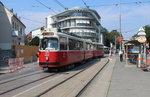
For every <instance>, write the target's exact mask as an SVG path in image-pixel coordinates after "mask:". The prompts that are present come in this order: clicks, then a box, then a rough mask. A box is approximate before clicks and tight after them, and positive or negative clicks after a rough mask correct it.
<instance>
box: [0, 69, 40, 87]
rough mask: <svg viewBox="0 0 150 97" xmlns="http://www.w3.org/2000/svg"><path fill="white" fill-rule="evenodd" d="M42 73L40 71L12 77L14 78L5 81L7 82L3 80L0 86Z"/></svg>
mask: <svg viewBox="0 0 150 97" xmlns="http://www.w3.org/2000/svg"><path fill="white" fill-rule="evenodd" d="M42 72H43V71H42V70H41V71H37V72H33V73H29V74H25V75H21V76H19V77H14V78H10V79H7V80H3V81H0V85H1V84H5V83H9V82H12V81H15V80H18V79H21V78H25V77H29V76H33V75H36V74H40V73H42Z"/></svg>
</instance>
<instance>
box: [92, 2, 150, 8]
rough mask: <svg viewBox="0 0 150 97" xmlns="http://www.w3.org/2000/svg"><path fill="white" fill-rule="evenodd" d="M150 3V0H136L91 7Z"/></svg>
mask: <svg viewBox="0 0 150 97" xmlns="http://www.w3.org/2000/svg"><path fill="white" fill-rule="evenodd" d="M142 3H150V1H135V2H124V3H113V4H101V5H90V6H89V7H101V6H118V5H120V4H121V5H127V4H142Z"/></svg>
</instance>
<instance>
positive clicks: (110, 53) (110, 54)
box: [109, 49, 112, 57]
mask: <svg viewBox="0 0 150 97" xmlns="http://www.w3.org/2000/svg"><path fill="white" fill-rule="evenodd" d="M111 56H112V51H111V49H110V50H109V57H111Z"/></svg>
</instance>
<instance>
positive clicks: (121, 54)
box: [119, 50, 123, 62]
mask: <svg viewBox="0 0 150 97" xmlns="http://www.w3.org/2000/svg"><path fill="white" fill-rule="evenodd" d="M119 57H120V62H122V61H123V52H122V50H120V51H119Z"/></svg>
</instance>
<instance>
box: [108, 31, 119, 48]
mask: <svg viewBox="0 0 150 97" xmlns="http://www.w3.org/2000/svg"><path fill="white" fill-rule="evenodd" d="M118 36H120V34H119V32H118V31H117V30H112V31H111V32H110V33H109V35H108V39H109V41H110V42H111V43H112V44H113V45H115V37H116V45H117V48H119V43H118Z"/></svg>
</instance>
